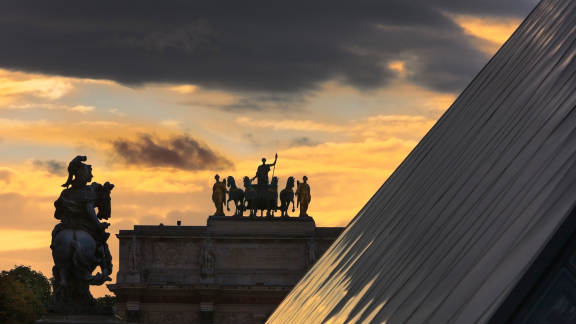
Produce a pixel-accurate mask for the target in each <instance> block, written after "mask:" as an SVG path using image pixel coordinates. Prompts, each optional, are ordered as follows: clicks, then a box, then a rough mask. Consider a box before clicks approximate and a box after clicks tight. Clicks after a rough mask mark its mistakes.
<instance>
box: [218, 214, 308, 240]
mask: <svg viewBox="0 0 576 324" xmlns="http://www.w3.org/2000/svg"><path fill="white" fill-rule="evenodd" d="M207 229H208V232H210V233H214V234H225V233H234V234H235V235H241V234H247V235H257V234H269V235H271V234H284V235H290V234H292V235H295V236H303V235H304V236H306V235H314V233H315V229H316V224H315V223H314V219H313V218H311V217H306V218H300V217H285V218H284V217H271V218H267V217H254V218H251V217H234V216H210V217H208V227H207Z"/></svg>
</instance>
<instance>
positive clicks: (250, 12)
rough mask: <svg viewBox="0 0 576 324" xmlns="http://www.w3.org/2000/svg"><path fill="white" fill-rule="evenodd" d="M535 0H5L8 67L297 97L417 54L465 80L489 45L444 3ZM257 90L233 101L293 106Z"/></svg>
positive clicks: (519, 8) (519, 6) (430, 74)
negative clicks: (477, 41)
mask: <svg viewBox="0 0 576 324" xmlns="http://www.w3.org/2000/svg"><path fill="white" fill-rule="evenodd" d="M533 3H534V1H532V0H519V1H511V0H487V1H477V0H475V1H472V0H412V1H399V0H394V1H391V0H389V1H370V0H358V1H353V2H352V1H349V2H348V1H347V2H345V1H341V0H335V1H323V0H319V1H312V2H310V1H303V0H294V1H289V2H283V3H282V2H274V3H271V2H269V1H261V0H258V1H248V2H246V1H242V2H238V1H231V0H228V1H212V2H210V1H209V2H206V1H205V2H190V1H176V0H172V1H162V2H158V1H150V0H140V1H122V2H120V3H119V2H117V1H114V2H109V1H99V2H77V1H74V2H72V1H58V2H57V3H55V2H51V1H39V0H37V1H19V2H11V3H4V4H2V5H1V6H0V41H2V51H0V67H5V68H12V69H21V70H27V71H34V72H42V73H49V74H59V75H67V76H76V77H90V78H104V79H112V80H116V81H119V82H121V83H126V84H131V85H139V84H144V83H147V82H156V83H158V82H160V83H161V82H169V83H193V84H197V85H199V86H202V87H205V88H216V89H222V90H226V91H233V92H236V93H244V94H245V93H249V94H254V93H272V94H277V95H287V96H286V98H288V99H294V98H297V96H296V97H293V96H292V95H293V94H306V93H310V92H312V91H314V90H315V89H317V88H318V87H319V86H320V85H321V84H322V83H323V82H326V81H331V80H339V81H340V82H343V83H345V84H348V85H351V86H354V87H357V88H359V89H365V90H370V89H374V88H379V87H383V86H385V85H386V84H387V82H389V81H390V80H391V79H393V78H394V77H395V74H394V73H393V72H392V71H390V70H389V69H388V68H387V63H389V62H390V61H392V60H397V59H402V58H404V57H408V56H409V57H413V58H414V59H415V60H414V61H415V62H418V64H415V65H414V66H413V67H411V68H412V70H413V72H414V73H413V74H414V75H415V77H414V78H415V80H416V81H417V82H419V83H420V84H422V85H424V86H426V87H429V88H432V89H436V90H442V91H458V90H459V89H461V88H463V87H464V86H465V84H466V83H467V82H468V81H469V80H470V79H471V77H472V76H473V74H474V73H475V72H476V71H478V70H479V69H480V67H481V66H482V64H483V63H484V62H485V61H486V60H487V57H485V56H484V55H483V54H482V53H480V52H479V51H478V50H477V49H476V48H475V47H474V46H473V45H472V44H471V43H470V42H469V41H465V39H467V38H466V37H467V36H465V35H464V32H463V31H462V30H461V29H460V28H459V27H458V26H457V25H455V24H454V23H452V21H451V20H450V19H448V18H447V17H446V16H445V12H454V13H463V14H479V15H499V16H504V17H508V16H514V17H521V16H523V15H525V14H527V12H528V10H529V9H530V8H531V6H532V5H533ZM376 26H389V27H390V26H391V27H394V28H392V29H388V30H386V29H382V28H377V27H376ZM14 30H17V31H18V32H17V33H15V32H14ZM424 45H429V46H432V47H427V46H424ZM259 99H262V98H259ZM257 101H258V99H256V100H252V101H250V100H241V101H240V102H238V103H237V104H236V105H231V106H230V107H225V108H226V109H229V110H236V111H237V110H246V109H249V110H258V109H270V108H277V109H278V108H279V109H285V107H284V106H275V105H273V104H271V103H270V102H268V103H267V104H265V105H262V104H257V103H256V102H257Z"/></svg>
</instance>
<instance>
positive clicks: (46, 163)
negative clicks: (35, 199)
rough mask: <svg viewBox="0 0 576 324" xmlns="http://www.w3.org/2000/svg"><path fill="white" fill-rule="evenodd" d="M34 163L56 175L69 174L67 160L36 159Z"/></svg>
mask: <svg viewBox="0 0 576 324" xmlns="http://www.w3.org/2000/svg"><path fill="white" fill-rule="evenodd" d="M32 164H33V165H34V166H35V167H37V168H40V169H42V170H44V171H47V172H48V173H51V174H55V175H67V172H68V171H67V164H66V162H61V161H56V160H34V161H32Z"/></svg>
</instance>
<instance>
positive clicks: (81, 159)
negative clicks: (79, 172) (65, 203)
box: [62, 155, 86, 188]
mask: <svg viewBox="0 0 576 324" xmlns="http://www.w3.org/2000/svg"><path fill="white" fill-rule="evenodd" d="M82 162H86V156H85V155H78V156H76V157H75V158H73V159H72V161H70V163H68V179H66V183H64V184H63V185H62V187H64V188H68V187H69V186H70V185H71V184H72V175H73V173H74V170H75V169H77V168H78V165H79V164H81V163H82Z"/></svg>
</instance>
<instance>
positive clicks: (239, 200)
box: [226, 176, 244, 217]
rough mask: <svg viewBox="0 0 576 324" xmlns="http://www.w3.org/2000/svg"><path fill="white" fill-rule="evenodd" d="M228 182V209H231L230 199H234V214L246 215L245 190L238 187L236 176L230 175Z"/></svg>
mask: <svg viewBox="0 0 576 324" xmlns="http://www.w3.org/2000/svg"><path fill="white" fill-rule="evenodd" d="M226 182H227V183H228V188H229V189H228V200H227V201H226V209H228V211H230V207H229V206H228V203H229V202H230V200H233V201H234V205H235V206H236V210H235V211H234V216H238V217H242V216H243V215H244V191H243V190H242V189H240V188H238V187H236V180H234V177H232V176H229V177H228V178H227V181H226Z"/></svg>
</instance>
